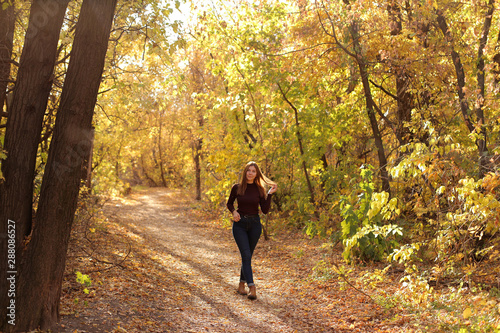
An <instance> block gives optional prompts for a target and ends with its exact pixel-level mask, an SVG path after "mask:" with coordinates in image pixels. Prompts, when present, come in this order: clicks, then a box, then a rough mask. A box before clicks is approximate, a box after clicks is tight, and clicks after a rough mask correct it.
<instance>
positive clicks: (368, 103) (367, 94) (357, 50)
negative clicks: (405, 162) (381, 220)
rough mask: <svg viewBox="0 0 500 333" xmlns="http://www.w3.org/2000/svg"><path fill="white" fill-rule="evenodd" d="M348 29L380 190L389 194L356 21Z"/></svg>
mask: <svg viewBox="0 0 500 333" xmlns="http://www.w3.org/2000/svg"><path fill="white" fill-rule="evenodd" d="M349 30H350V33H351V37H352V43H353V47H354V54H355V59H356V61H357V63H358V67H359V74H360V76H361V82H362V83H363V90H364V93H365V101H366V112H367V114H368V119H369V120H370V125H371V128H372V132H373V137H374V139H375V146H376V147H377V154H378V160H379V167H380V178H381V180H382V190H383V191H385V192H387V193H389V194H390V193H391V185H390V183H389V173H388V172H387V157H386V156H385V151H384V143H383V142H382V136H381V134H380V130H379V128H378V122H377V117H376V116H375V110H374V108H375V102H374V101H373V97H372V92H371V88H370V81H369V79H368V69H367V65H366V63H365V61H364V59H363V55H362V54H361V45H360V43H359V33H358V24H357V22H356V21H353V22H352V23H351V26H350V28H349Z"/></svg>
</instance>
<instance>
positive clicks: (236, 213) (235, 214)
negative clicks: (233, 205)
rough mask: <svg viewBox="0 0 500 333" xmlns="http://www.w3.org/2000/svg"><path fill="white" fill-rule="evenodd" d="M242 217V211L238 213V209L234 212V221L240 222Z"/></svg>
mask: <svg viewBox="0 0 500 333" xmlns="http://www.w3.org/2000/svg"><path fill="white" fill-rule="evenodd" d="M240 219H241V217H240V213H238V212H237V211H234V212H233V221H234V222H238V221H239V220H240Z"/></svg>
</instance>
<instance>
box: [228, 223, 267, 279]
mask: <svg viewBox="0 0 500 333" xmlns="http://www.w3.org/2000/svg"><path fill="white" fill-rule="evenodd" d="M261 233H262V225H261V224H260V217H259V216H258V215H252V216H250V217H245V216H242V217H241V219H240V220H239V221H238V222H233V236H234V240H235V241H236V244H237V245H238V249H239V250H240V254H241V273H240V282H246V283H247V285H248V286H249V287H250V286H253V285H255V283H253V273H252V255H253V251H254V250H255V247H256V246H257V243H258V242H259V238H260V234H261Z"/></svg>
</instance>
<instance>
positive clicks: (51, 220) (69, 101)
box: [15, 0, 116, 331]
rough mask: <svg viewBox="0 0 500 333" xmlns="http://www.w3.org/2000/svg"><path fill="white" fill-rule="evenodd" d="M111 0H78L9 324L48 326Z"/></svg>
mask: <svg viewBox="0 0 500 333" xmlns="http://www.w3.org/2000/svg"><path fill="white" fill-rule="evenodd" d="M115 6H116V0H84V1H83V4H82V8H81V12H80V18H79V21H78V23H77V27H76V32H75V40H74V43H73V48H72V53H71V59H70V62H69V66H68V71H67V74H66V79H65V82H64V86H63V91H62V94H61V104H60V106H59V109H58V113H57V118H56V124H55V127H54V135H53V138H52V142H51V146H50V150H49V156H48V161H47V166H46V168H45V173H44V176H43V181H42V189H41V193H40V200H39V204H38V210H37V217H36V224H35V226H34V228H33V232H32V237H31V241H30V242H29V243H28V245H27V249H26V261H25V263H24V265H23V266H22V269H20V272H19V288H18V295H17V297H16V306H17V311H18V313H19V316H18V318H17V322H16V326H15V330H16V331H27V330H32V329H34V328H37V327H40V328H42V329H47V328H50V327H53V326H54V324H55V323H56V321H57V320H58V319H59V298H60V294H61V283H62V278H63V274H64V266H65V259H66V251H67V246H68V240H69V236H70V231H71V225H72V222H73V216H74V213H75V209H76V204H77V200H78V192H79V188H80V184H81V172H82V166H83V164H84V162H85V160H87V159H88V158H89V154H90V148H91V144H92V143H91V141H92V134H91V133H92V117H93V113H94V106H95V103H96V100H97V93H98V89H99V84H100V81H101V77H102V71H103V68H104V61H105V56H106V51H107V45H108V39H109V34H110V30H111V23H112V21H113V14H114V10H115Z"/></svg>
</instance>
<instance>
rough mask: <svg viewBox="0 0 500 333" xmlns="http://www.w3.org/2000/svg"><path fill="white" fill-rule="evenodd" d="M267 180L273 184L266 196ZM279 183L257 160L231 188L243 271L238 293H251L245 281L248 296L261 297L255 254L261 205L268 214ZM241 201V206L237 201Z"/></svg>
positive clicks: (246, 167)
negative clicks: (264, 171) (235, 202)
mask: <svg viewBox="0 0 500 333" xmlns="http://www.w3.org/2000/svg"><path fill="white" fill-rule="evenodd" d="M264 183H265V184H267V185H271V188H270V189H269V192H268V193H267V195H266V191H265V189H264ZM277 188H278V185H277V184H276V183H275V182H273V181H271V180H270V179H269V178H267V177H266V176H264V175H263V174H262V172H260V169H259V166H258V165H257V163H255V162H248V163H247V164H246V166H245V169H244V170H243V173H242V174H241V179H240V182H239V183H238V184H235V185H234V186H233V188H232V189H231V194H230V195H229V199H228V200H227V208H228V209H229V211H230V212H231V213H232V214H233V236H234V240H235V241H236V244H237V245H238V249H239V250H240V254H241V273H240V284H239V287H238V291H237V292H238V294H240V295H247V292H246V289H245V283H246V284H247V286H248V288H249V292H248V298H249V299H252V300H253V299H257V291H256V288H255V283H254V282H253V273H252V254H253V251H254V250H255V247H256V246H257V242H258V241H259V238H260V234H261V232H262V225H261V224H260V216H259V205H260V209H261V210H262V213H264V214H267V213H268V212H269V208H270V207H271V195H272V194H273V193H274V192H276V189H277ZM235 200H236V201H237V202H238V209H235V207H234V201H235Z"/></svg>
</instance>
